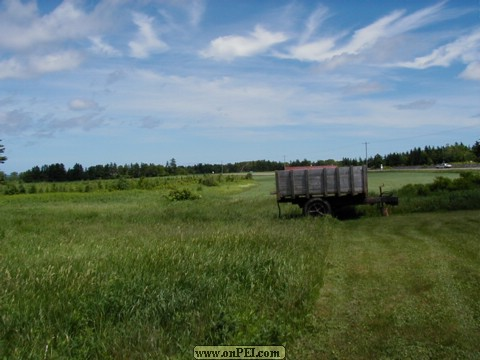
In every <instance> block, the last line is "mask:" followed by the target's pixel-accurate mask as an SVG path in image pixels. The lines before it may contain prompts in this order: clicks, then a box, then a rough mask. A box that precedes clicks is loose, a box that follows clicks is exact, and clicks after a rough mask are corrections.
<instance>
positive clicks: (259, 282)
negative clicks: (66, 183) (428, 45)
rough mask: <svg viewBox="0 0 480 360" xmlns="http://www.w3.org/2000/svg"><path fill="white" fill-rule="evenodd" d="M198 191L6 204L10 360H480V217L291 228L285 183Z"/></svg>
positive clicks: (26, 198)
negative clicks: (282, 194) (210, 358)
mask: <svg viewBox="0 0 480 360" xmlns="http://www.w3.org/2000/svg"><path fill="white" fill-rule="evenodd" d="M378 180H381V179H378ZM194 190H195V191H197V192H198V193H200V194H201V195H202V199H200V200H195V201H180V202H169V201H167V200H166V199H165V198H164V195H165V192H164V191H160V190H158V191H157V190H151V191H123V192H121V191H118V192H112V193H91V194H61V193H59V194H36V195H20V196H13V197H0V218H1V219H2V222H1V224H0V246H1V250H0V276H1V277H0V286H1V290H0V319H1V322H0V357H2V358H3V357H5V358H22V359H29V358H32V359H38V358H43V359H57V358H77V359H84V358H91V359H101V358H112V359H146V358H160V359H163V358H175V359H177V358H178V359H190V358H192V355H193V347H194V346H195V345H211V344H247V345H248V344H285V345H286V349H287V356H288V358H292V359H319V358H325V359H343V358H364V359H367V358H399V359H400V358H415V359H421V358H425V359H427V358H445V359H447V358H472V359H474V358H479V357H480V353H479V350H478V349H477V348H478V346H476V345H477V344H478V343H480V333H479V329H480V309H479V305H478V298H480V290H479V286H478V284H479V283H480V281H479V280H480V261H479V241H480V233H479V229H478V219H479V217H480V212H479V211H469V212H464V211H458V212H451V213H425V214H415V215H395V212H394V214H393V216H391V217H388V218H382V217H365V218H360V219H357V220H349V221H338V220H335V219H330V218H326V219H309V218H303V217H296V216H295V214H296V213H295V212H293V213H292V216H289V217H286V218H282V219H278V218H277V209H276V204H275V199H274V197H273V196H271V195H269V193H270V191H272V190H274V181H273V177H268V176H265V177H263V176H262V177H261V176H259V177H257V178H256V180H255V181H254V182H245V183H233V184H229V185H223V186H221V187H212V188H207V187H203V188H201V189H200V188H194Z"/></svg>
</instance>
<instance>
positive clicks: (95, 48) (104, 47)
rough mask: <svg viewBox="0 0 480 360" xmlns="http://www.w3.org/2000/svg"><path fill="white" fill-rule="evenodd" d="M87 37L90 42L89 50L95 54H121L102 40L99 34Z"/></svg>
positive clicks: (109, 55) (114, 55)
mask: <svg viewBox="0 0 480 360" xmlns="http://www.w3.org/2000/svg"><path fill="white" fill-rule="evenodd" d="M89 39H90V41H91V42H92V46H91V47H90V50H91V51H92V52H94V53H95V54H99V55H103V56H108V57H117V56H121V55H122V53H121V52H120V51H118V50H117V49H115V48H114V47H113V46H111V45H109V44H107V43H106V42H105V41H103V39H102V37H100V36H91V37H90V38H89Z"/></svg>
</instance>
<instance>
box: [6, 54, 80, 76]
mask: <svg viewBox="0 0 480 360" xmlns="http://www.w3.org/2000/svg"><path fill="white" fill-rule="evenodd" d="M82 60H83V57H82V55H81V54H80V53H78V52H77V51H61V52H57V53H50V54H45V55H32V56H29V57H26V58H17V57H12V58H10V59H8V60H4V61H1V62H0V79H6V78H29V77H34V76H38V75H41V74H45V73H50V72H56V71H64V70H71V69H75V68H76V67H78V66H79V65H80V64H81V62H82Z"/></svg>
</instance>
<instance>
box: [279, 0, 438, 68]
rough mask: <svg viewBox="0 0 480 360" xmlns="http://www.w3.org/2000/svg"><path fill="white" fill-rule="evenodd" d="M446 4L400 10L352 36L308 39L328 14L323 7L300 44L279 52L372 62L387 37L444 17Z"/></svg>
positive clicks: (314, 59)
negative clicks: (406, 12) (417, 9)
mask: <svg viewBox="0 0 480 360" xmlns="http://www.w3.org/2000/svg"><path fill="white" fill-rule="evenodd" d="M443 6H444V3H443V2H442V3H439V4H436V5H434V6H431V7H427V8H425V9H422V10H419V11H416V12H414V13H413V14H411V15H405V11H403V10H396V11H393V12H391V13H390V14H388V15H386V16H384V17H382V18H380V19H378V20H376V21H374V22H373V23H371V24H369V25H367V26H365V27H363V28H360V29H358V30H356V31H354V32H353V34H352V36H351V37H350V38H349V39H348V38H347V34H346V33H344V32H339V33H338V34H337V35H331V36H329V37H322V38H320V39H316V40H311V41H309V42H307V41H306V40H307V39H308V38H311V37H312V34H313V33H314V31H315V30H316V28H317V26H318V25H319V24H320V23H321V21H323V20H324V19H325V18H326V17H327V15H328V14H327V12H326V10H325V9H324V8H322V7H320V8H318V9H317V10H316V11H315V12H314V13H313V14H312V15H311V16H310V18H309V20H308V21H307V26H306V30H305V32H304V33H303V34H302V35H301V36H300V41H299V42H298V44H297V45H295V46H292V47H290V48H289V49H288V52H287V53H283V54H282V53H277V54H276V55H277V56H278V57H280V58H289V59H296V60H300V61H309V62H322V63H328V64H329V65H330V66H332V67H334V66H337V65H338V64H342V63H345V62H347V61H351V60H352V59H355V58H358V57H359V56H364V57H365V58H368V59H370V61H371V59H372V57H374V55H375V54H376V52H381V51H383V49H380V50H378V49H377V48H379V47H382V41H383V40H385V39H391V38H394V37H397V36H399V35H402V34H405V33H407V32H409V31H412V30H414V29H417V28H420V27H422V26H425V25H427V24H430V23H432V22H435V21H439V20H441V19H442V16H443V15H442V14H441V11H440V10H441V9H442V8H443ZM342 40H343V41H342ZM341 41H342V42H343V43H344V44H343V45H342V44H340V42H341ZM382 48H383V47H382ZM377 50H378V51H377Z"/></svg>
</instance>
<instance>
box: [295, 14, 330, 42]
mask: <svg viewBox="0 0 480 360" xmlns="http://www.w3.org/2000/svg"><path fill="white" fill-rule="evenodd" d="M328 16H329V14H328V8H327V7H326V6H324V5H320V6H318V7H317V8H316V9H315V11H313V13H312V14H311V15H310V16H309V17H308V19H307V22H306V24H305V30H304V32H303V33H302V34H301V35H300V39H299V42H300V43H301V44H303V43H305V42H307V41H308V40H309V39H310V38H311V36H312V35H314V34H315V32H316V31H317V30H318V28H319V27H320V25H321V24H322V23H323V21H325V19H327V18H328Z"/></svg>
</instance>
